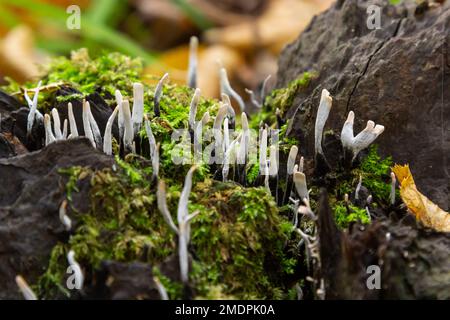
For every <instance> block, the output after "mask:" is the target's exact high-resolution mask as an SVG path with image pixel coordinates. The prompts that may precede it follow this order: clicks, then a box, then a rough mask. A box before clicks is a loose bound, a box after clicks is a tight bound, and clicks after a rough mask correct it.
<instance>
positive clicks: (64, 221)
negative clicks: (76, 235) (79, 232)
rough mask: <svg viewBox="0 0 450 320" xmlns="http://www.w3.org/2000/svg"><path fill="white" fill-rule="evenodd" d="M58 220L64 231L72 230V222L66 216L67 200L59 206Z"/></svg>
mask: <svg viewBox="0 0 450 320" xmlns="http://www.w3.org/2000/svg"><path fill="white" fill-rule="evenodd" d="M59 220H60V221H61V223H62V224H63V226H64V228H65V229H66V231H70V229H71V228H72V220H70V218H69V216H68V215H67V200H64V201H63V202H62V203H61V205H60V206H59Z"/></svg>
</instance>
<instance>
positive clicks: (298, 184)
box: [294, 172, 309, 202]
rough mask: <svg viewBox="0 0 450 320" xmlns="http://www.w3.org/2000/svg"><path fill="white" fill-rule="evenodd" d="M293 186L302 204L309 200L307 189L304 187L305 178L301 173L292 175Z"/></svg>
mask: <svg viewBox="0 0 450 320" xmlns="http://www.w3.org/2000/svg"><path fill="white" fill-rule="evenodd" d="M294 185H295V189H296V190H297V193H298V195H299V196H300V199H301V200H302V201H303V202H304V201H305V200H304V199H306V200H309V193H308V188H307V186H306V176H305V174H304V173H303V172H295V173H294Z"/></svg>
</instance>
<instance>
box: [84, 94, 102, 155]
mask: <svg viewBox="0 0 450 320" xmlns="http://www.w3.org/2000/svg"><path fill="white" fill-rule="evenodd" d="M86 104H87V106H88V108H87V111H88V114H89V123H90V126H91V129H92V134H93V136H94V141H95V145H96V146H98V147H99V148H100V146H101V145H102V144H103V143H102V134H101V133H100V128H99V127H98V124H97V121H95V118H94V115H93V114H92V110H91V105H90V103H89V101H86Z"/></svg>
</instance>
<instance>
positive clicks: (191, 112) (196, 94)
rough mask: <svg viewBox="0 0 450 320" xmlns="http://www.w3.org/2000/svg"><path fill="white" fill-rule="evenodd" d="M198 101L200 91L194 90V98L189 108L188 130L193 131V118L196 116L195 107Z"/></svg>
mask: <svg viewBox="0 0 450 320" xmlns="http://www.w3.org/2000/svg"><path fill="white" fill-rule="evenodd" d="M199 101H200V89H199V88H197V89H195V92H194V96H193V97H192V100H191V105H190V107H189V129H190V130H192V131H195V116H196V115H197V106H198V103H199Z"/></svg>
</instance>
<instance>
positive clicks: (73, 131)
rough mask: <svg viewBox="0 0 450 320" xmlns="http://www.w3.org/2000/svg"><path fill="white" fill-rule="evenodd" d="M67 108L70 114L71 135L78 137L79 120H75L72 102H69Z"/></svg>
mask: <svg viewBox="0 0 450 320" xmlns="http://www.w3.org/2000/svg"><path fill="white" fill-rule="evenodd" d="M67 110H68V115H69V128H70V137H71V138H76V137H78V128H77V122H76V121H75V116H74V114H73V106H72V103H71V102H69V103H68V104H67Z"/></svg>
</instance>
